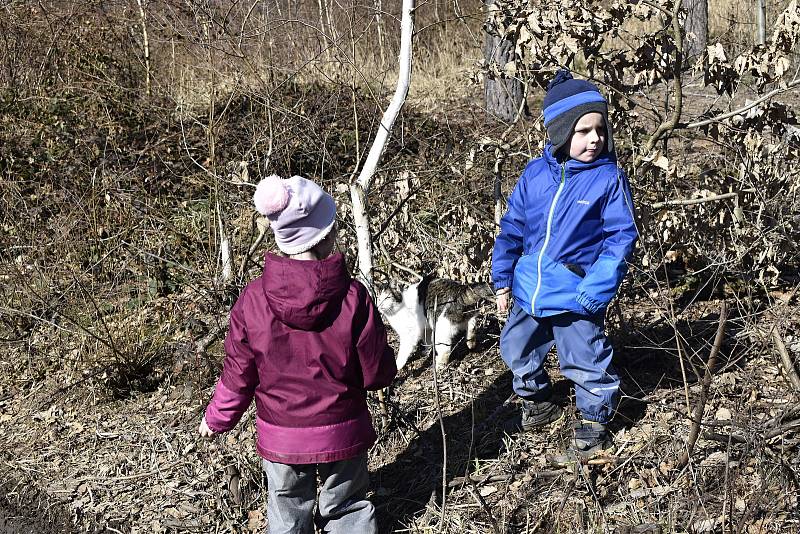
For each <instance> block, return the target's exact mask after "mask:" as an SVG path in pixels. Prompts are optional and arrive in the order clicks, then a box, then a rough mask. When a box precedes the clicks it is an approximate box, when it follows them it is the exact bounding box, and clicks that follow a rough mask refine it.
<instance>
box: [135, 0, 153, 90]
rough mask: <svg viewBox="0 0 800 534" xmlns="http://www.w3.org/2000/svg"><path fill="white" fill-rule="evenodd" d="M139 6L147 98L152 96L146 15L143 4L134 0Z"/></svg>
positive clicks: (139, 0) (138, 0)
mask: <svg viewBox="0 0 800 534" xmlns="http://www.w3.org/2000/svg"><path fill="white" fill-rule="evenodd" d="M136 3H137V4H138V5H139V18H140V19H141V21H142V48H143V49H144V69H145V76H146V78H145V88H146V89H145V90H146V91H147V96H150V95H151V94H152V90H151V87H150V83H151V82H150V40H149V39H148V38H147V14H146V13H145V11H144V8H145V6H144V4H143V3H142V0H136Z"/></svg>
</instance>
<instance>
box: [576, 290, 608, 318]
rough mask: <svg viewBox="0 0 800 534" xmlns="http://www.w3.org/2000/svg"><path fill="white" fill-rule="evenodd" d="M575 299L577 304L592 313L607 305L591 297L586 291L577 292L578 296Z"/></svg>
mask: <svg viewBox="0 0 800 534" xmlns="http://www.w3.org/2000/svg"><path fill="white" fill-rule="evenodd" d="M575 300H577V301H578V304H580V305H581V306H583V307H584V308H585V309H586V310H587V311H588V312H589V313H591V314H592V315H594V314H595V313H597V312H599V311H600V310H602V309H603V308H605V307H606V306H607V305H608V303H607V302H600V301H599V300H596V299H593V298H592V297H590V296H589V295H587V294H586V293H578V296H577V297H575Z"/></svg>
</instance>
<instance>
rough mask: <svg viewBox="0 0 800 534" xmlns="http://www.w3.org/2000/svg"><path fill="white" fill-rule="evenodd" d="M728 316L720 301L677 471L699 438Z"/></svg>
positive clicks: (726, 308)
mask: <svg viewBox="0 0 800 534" xmlns="http://www.w3.org/2000/svg"><path fill="white" fill-rule="evenodd" d="M727 316H728V306H727V304H726V303H725V301H724V300H723V301H722V305H721V306H720V309H719V324H718V325H717V335H716V337H715V338H714V346H713V347H711V354H709V356H708V363H707V364H706V374H705V375H704V376H703V388H702V389H701V390H700V399H698V401H697V405H696V406H695V408H694V423H692V429H691V431H690V432H689V438H688V439H687V441H686V450H685V451H684V452H683V456H682V457H681V459H680V461H679V462H678V466H677V468H678V469H682V468H683V467H684V466H686V464H687V463H688V462H689V458H690V457H691V455H692V450H693V449H694V445H695V443H697V438H698V437H699V436H700V424H701V423H700V420H701V419H702V417H703V410H704V409H705V407H706V400H707V398H708V390H709V388H710V387H711V377H712V375H713V374H714V366H715V365H716V363H717V356H718V355H719V351H720V349H721V348H722V341H723V340H724V339H725V322H726V320H727Z"/></svg>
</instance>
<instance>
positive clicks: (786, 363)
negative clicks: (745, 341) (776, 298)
mask: <svg viewBox="0 0 800 534" xmlns="http://www.w3.org/2000/svg"><path fill="white" fill-rule="evenodd" d="M772 341H773V342H774V343H775V348H776V349H778V354H780V356H781V362H782V363H783V370H784V372H785V373H786V377H787V378H788V379H789V383H790V384H791V385H792V388H793V389H794V390H795V392H798V393H800V376H798V375H797V369H795V367H794V362H793V361H792V357H791V356H789V352H788V351H787V350H786V345H785V344H784V343H783V338H781V335H780V333H779V332H778V328H777V326H776V327H775V328H773V329H772Z"/></svg>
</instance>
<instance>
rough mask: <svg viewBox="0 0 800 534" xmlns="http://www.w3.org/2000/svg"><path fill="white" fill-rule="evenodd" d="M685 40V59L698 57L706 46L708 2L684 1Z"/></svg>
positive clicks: (698, 0)
mask: <svg viewBox="0 0 800 534" xmlns="http://www.w3.org/2000/svg"><path fill="white" fill-rule="evenodd" d="M683 5H684V6H685V7H686V23H685V25H684V30H685V31H686V40H685V44H684V55H685V57H686V58H687V59H691V58H694V57H697V56H699V55H700V54H702V53H703V52H705V50H706V46H708V0H685V2H684V4H683Z"/></svg>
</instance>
